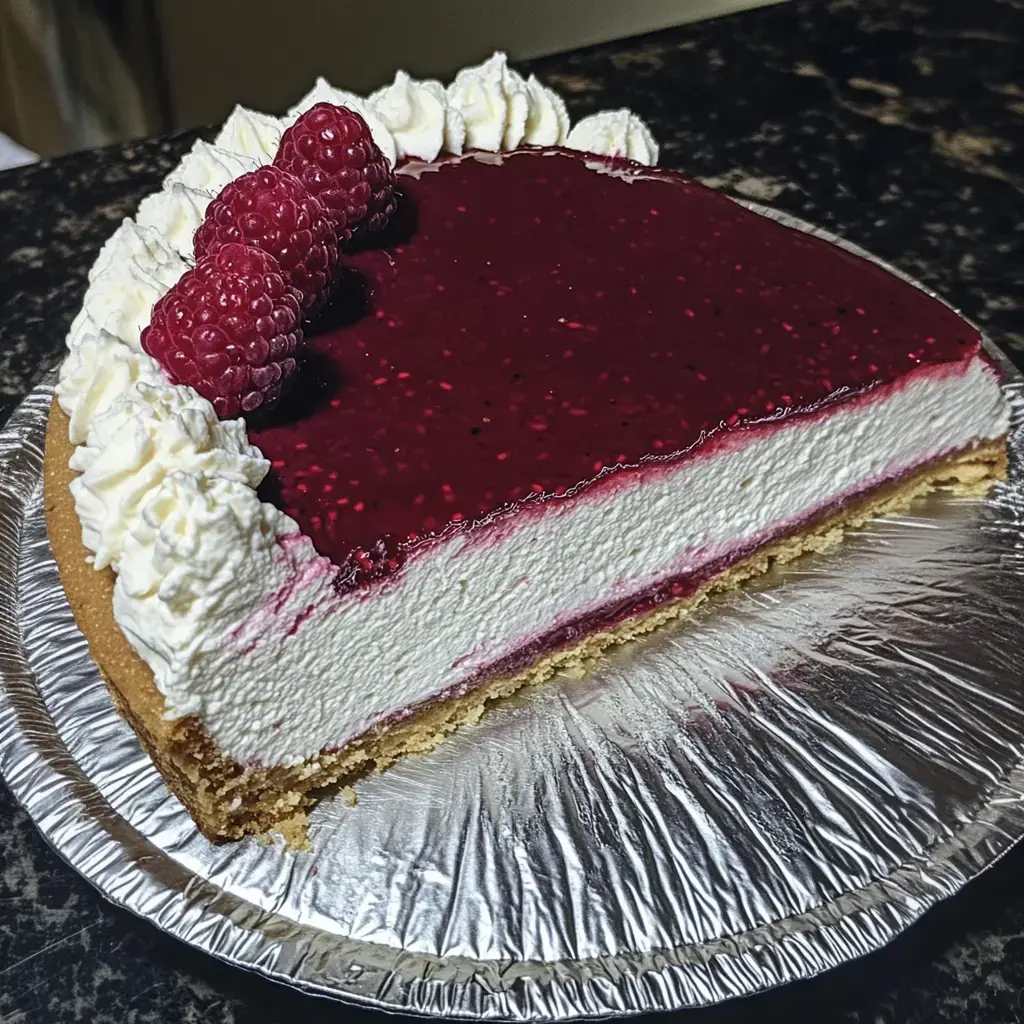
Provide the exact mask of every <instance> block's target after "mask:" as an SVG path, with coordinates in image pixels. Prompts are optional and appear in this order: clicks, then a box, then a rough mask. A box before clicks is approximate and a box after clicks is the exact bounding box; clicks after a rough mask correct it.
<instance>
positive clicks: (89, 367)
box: [55, 330, 166, 444]
mask: <svg viewBox="0 0 1024 1024" xmlns="http://www.w3.org/2000/svg"><path fill="white" fill-rule="evenodd" d="M137 381H142V382H143V383H145V384H150V385H158V384H164V383H166V378H165V377H164V374H163V371H162V370H161V369H160V366H159V364H158V363H157V362H156V360H155V359H153V358H151V357H150V356H148V355H146V353H145V352H139V351H138V350H136V349H133V348H130V347H129V346H128V345H125V344H124V342H122V341H119V340H118V339H117V338H115V337H114V336H113V335H112V334H108V333H107V332H106V331H102V330H101V331H98V332H96V333H95V334H87V335H85V336H84V337H83V338H81V340H80V341H79V343H78V344H77V345H75V347H74V348H72V349H71V351H70V352H69V353H68V357H67V359H65V360H64V362H63V363H62V364H61V367H60V375H59V379H58V381H57V387H56V389H55V391H56V395H57V402H58V403H59V405H60V407H61V409H63V410H64V412H65V413H67V416H68V419H69V425H68V437H69V439H70V440H71V443H72V444H85V442H86V441H87V440H88V437H89V424H90V423H92V421H93V420H94V419H96V418H97V417H98V416H100V415H102V414H103V413H104V412H106V411H107V410H108V409H109V408H110V406H111V405H112V404H113V403H114V400H115V399H117V398H119V397H120V396H121V395H123V394H125V393H127V391H128V390H129V389H130V388H131V387H132V385H134V384H135V383H136V382H137Z"/></svg>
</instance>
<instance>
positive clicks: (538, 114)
mask: <svg viewBox="0 0 1024 1024" xmlns="http://www.w3.org/2000/svg"><path fill="white" fill-rule="evenodd" d="M526 93H527V97H528V98H529V113H528V114H527V116H526V126H525V129H524V131H523V142H525V143H527V144H528V145H530V146H561V145H564V144H565V140H566V138H567V136H568V135H569V113H568V111H567V110H566V109H565V103H564V101H563V100H562V97H561V96H559V95H558V93H557V92H555V90H554V89H549V88H548V87H547V86H546V85H542V84H541V83H540V82H539V81H538V80H537V76H536V75H530V77H529V78H528V79H527V80H526Z"/></svg>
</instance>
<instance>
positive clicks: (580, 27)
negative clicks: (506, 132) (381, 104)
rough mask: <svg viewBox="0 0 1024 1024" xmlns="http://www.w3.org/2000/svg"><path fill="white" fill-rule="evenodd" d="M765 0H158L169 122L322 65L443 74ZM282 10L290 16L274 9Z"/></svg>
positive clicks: (355, 80)
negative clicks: (497, 56) (499, 52)
mask: <svg viewBox="0 0 1024 1024" xmlns="http://www.w3.org/2000/svg"><path fill="white" fill-rule="evenodd" d="M765 2H771V0H379V2H376V3H367V2H366V0H361V2H352V0H293V2H291V3H289V2H286V0H159V4H158V6H159V18H160V23H161V26H162V29H163V33H162V34H163V39H164V47H165V55H164V56H165V61H166V64H167V69H168V77H169V79H170V82H171V106H172V110H173V117H174V121H175V125H174V127H175V128H186V127H193V126H196V125H200V124H208V123H211V122H214V121H217V120H220V119H222V118H223V117H224V116H225V115H226V114H227V113H228V111H229V110H230V109H231V107H232V105H233V104H234V103H235V102H240V103H244V104H246V105H247V106H251V107H256V108H257V109H262V110H268V111H281V110H283V109H284V108H285V107H287V106H289V105H290V104H291V103H293V102H294V101H295V100H296V99H298V97H299V96H301V95H302V94H303V93H304V92H305V91H306V90H307V89H308V88H309V86H310V85H311V84H312V81H313V78H314V77H315V76H316V75H318V74H322V75H325V76H326V77H327V78H329V79H330V80H331V81H332V82H334V83H335V84H336V85H339V86H342V87H344V88H347V89H351V90H353V91H356V92H368V91H370V90H371V89H374V88H376V87H377V86H379V85H382V84H383V83H384V82H385V81H387V80H390V78H391V75H392V74H393V72H394V69H395V68H397V67H403V68H405V69H406V70H408V71H410V72H411V73H412V74H414V75H419V76H427V75H431V76H437V77H442V78H444V77H447V76H449V75H450V73H451V72H452V71H453V70H455V69H456V68H458V67H460V66H461V65H463V64H466V63H470V62H473V61H476V60H478V59H481V58H482V57H484V56H486V55H487V54H489V53H490V52H491V51H492V50H495V49H504V50H506V51H507V52H508V53H509V55H510V56H511V57H512V58H513V59H515V58H527V57H535V56H540V55H542V54H547V53H554V52H557V51H559V50H565V49H570V48H572V47H576V46H583V45H586V44H588V43H594V42H600V41H603V40H607V39H614V38H618V37H621V36H628V35H635V34H637V33H640V32H646V31H650V30H652V29H655V28H664V27H665V26H667V25H676V24H681V23H683V22H685V21H691V20H696V19H699V18H705V17H711V16H714V15H716V14H721V13H725V12H727V11H730V10H737V9H740V8H743V7H753V6H757V5H759V4H760V3H765ZM282 12H291V17H290V18H288V17H286V18H282Z"/></svg>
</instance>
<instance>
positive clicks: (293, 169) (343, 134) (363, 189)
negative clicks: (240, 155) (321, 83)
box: [274, 103, 396, 239]
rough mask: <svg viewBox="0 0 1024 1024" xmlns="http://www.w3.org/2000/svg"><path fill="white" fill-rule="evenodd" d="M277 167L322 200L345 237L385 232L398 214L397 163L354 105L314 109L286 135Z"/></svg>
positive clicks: (300, 119)
mask: <svg viewBox="0 0 1024 1024" xmlns="http://www.w3.org/2000/svg"><path fill="white" fill-rule="evenodd" d="M274 166H275V167H280V168H281V169H282V170H284V171H287V172H288V173H289V174H294V175H295V177H296V178H298V179H299V181H301V182H302V184H303V185H305V186H306V188H307V189H309V191H310V192H312V193H313V195H315V196H316V197H317V198H318V199H319V200H320V202H321V203H322V204H323V206H324V207H325V209H326V210H327V213H328V215H330V216H332V217H333V218H334V221H335V230H336V231H337V232H338V236H339V237H340V238H345V239H348V238H350V237H351V236H352V233H353V232H358V233H359V234H364V233H365V234H370V233H375V232H377V231H380V230H381V228H383V227H384V225H385V224H387V222H388V219H389V218H390V217H391V215H392V214H393V213H394V212H395V206H396V200H395V195H394V189H395V176H394V173H393V172H392V170H391V166H390V165H389V164H388V162H387V159H386V158H385V157H384V155H383V153H381V151H380V150H379V149H378V148H377V144H376V143H375V142H374V141H373V136H372V135H371V134H370V129H369V128H368V127H367V124H366V122H365V121H364V120H363V119H362V117H360V116H359V114H357V113H356V112H355V111H353V110H349V109H348V107H336V106H334V105H333V104H330V103H318V104H317V105H316V106H315V107H310V109H309V110H307V111H306V112H305V113H304V114H303V115H302V116H301V117H300V118H299V119H298V120H297V121H296V122H295V124H293V125H292V126H291V128H289V129H288V130H287V131H286V132H285V133H284V135H282V136H281V145H280V148H279V149H278V151H277V156H276V157H275V158H274Z"/></svg>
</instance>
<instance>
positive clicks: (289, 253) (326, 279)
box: [195, 167, 338, 310]
mask: <svg viewBox="0 0 1024 1024" xmlns="http://www.w3.org/2000/svg"><path fill="white" fill-rule="evenodd" d="M230 242H241V243H243V244H245V245H251V246H254V247H255V248H257V249H262V250H263V251H264V252H268V253H270V255H271V256H273V257H274V259H275V260H277V263H278V266H279V267H280V268H281V274H282V276H283V277H284V279H285V283H286V284H289V285H291V286H292V287H293V288H297V289H298V290H299V291H300V292H301V293H302V308H303V309H305V310H311V309H314V308H315V307H316V306H318V305H319V304H320V302H321V301H322V300H323V299H324V298H325V297H326V294H327V287H328V285H329V284H330V282H331V280H332V279H333V277H334V271H335V268H336V267H337V265H338V239H337V236H336V234H335V232H334V227H333V225H332V223H331V221H330V220H329V219H328V217H327V215H326V213H325V211H324V208H323V207H322V206H321V205H320V202H319V200H318V199H316V197H315V196H312V195H310V193H309V191H308V190H307V189H306V188H305V187H304V186H303V184H302V182H300V181H299V180H298V179H297V178H295V177H294V176H293V175H291V174H288V173H287V172H286V171H282V170H281V169H280V168H278V167H260V168H259V169H258V170H255V171H250V172H249V173H248V174H243V175H242V176H241V177H240V178H236V179H235V180H234V181H232V182H231V183H230V184H229V185H227V186H226V187H225V188H224V190H223V191H222V192H221V193H220V195H219V196H217V198H216V199H214V201H213V202H212V203H210V205H209V207H207V210H206V217H205V219H204V220H203V223H202V224H200V225H199V228H198V230H197V231H196V238H195V250H196V257H197V258H199V257H202V256H206V255H208V254H209V253H211V252H214V251H215V250H217V249H219V248H220V247H221V246H223V245H227V244H228V243H230Z"/></svg>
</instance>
